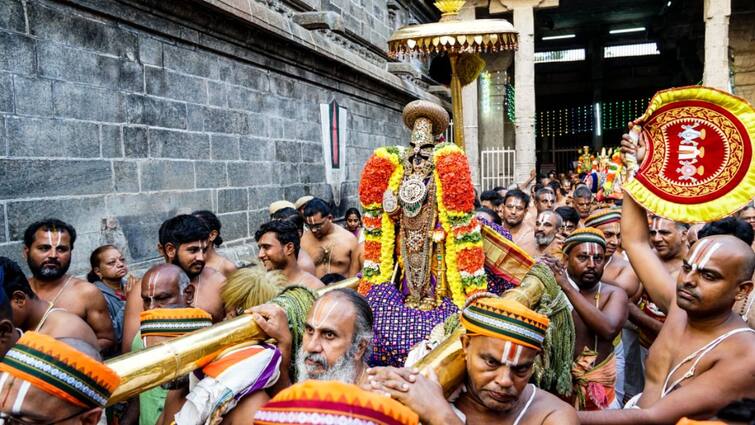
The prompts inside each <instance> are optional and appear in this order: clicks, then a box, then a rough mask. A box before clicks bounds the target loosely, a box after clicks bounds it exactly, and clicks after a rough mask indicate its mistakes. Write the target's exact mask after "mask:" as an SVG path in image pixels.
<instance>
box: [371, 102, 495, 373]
mask: <svg viewBox="0 0 755 425" xmlns="http://www.w3.org/2000/svg"><path fill="white" fill-rule="evenodd" d="M403 117H404V124H406V126H407V127H408V128H410V129H411V130H412V134H411V139H410V144H409V148H408V149H407V148H403V147H383V148H379V149H377V150H376V151H375V153H374V155H373V156H372V157H371V158H370V159H369V160H368V161H367V164H366V165H365V168H364V171H363V172H362V179H361V181H360V185H359V198H360V202H361V203H362V208H363V210H364V211H365V214H364V225H365V239H366V240H365V264H364V270H363V273H362V274H363V278H362V282H361V283H360V292H362V294H364V295H365V296H366V297H367V300H368V302H370V305H371V307H372V308H373V312H374V314H375V340H374V342H375V344H374V346H375V353H374V355H373V359H372V363H373V364H392V365H403V361H404V359H405V357H406V355H407V353H408V352H409V349H410V348H411V347H412V346H413V345H414V344H415V343H417V342H418V341H420V340H422V339H423V338H424V337H425V336H426V335H427V334H428V333H429V332H430V331H431V330H432V328H433V326H435V325H436V324H437V323H439V322H441V321H443V320H444V319H445V318H446V317H448V316H449V315H450V314H452V313H454V312H456V311H457V307H458V306H461V305H463V304H464V301H465V300H466V297H467V295H469V294H471V293H474V292H476V291H481V290H485V289H486V286H487V282H486V279H485V269H484V266H485V253H484V251H483V245H482V235H481V233H480V223H479V222H478V221H477V219H476V218H475V217H474V189H473V185H472V177H471V172H470V170H469V163H468V162H467V158H466V156H465V155H464V153H463V152H462V151H461V149H460V148H458V147H457V146H455V145H453V144H449V143H439V144H436V137H437V136H438V135H440V134H441V133H443V131H444V130H445V129H446V128H447V126H448V120H449V117H448V113H447V112H446V111H445V110H444V109H443V108H442V107H440V106H438V105H435V104H433V103H430V102H426V101H421V100H419V101H415V102H412V103H410V104H409V105H407V106H406V108H404V114H403ZM407 323H411V324H412V326H406V325H407Z"/></svg>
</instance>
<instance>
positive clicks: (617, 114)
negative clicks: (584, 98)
mask: <svg viewBox="0 0 755 425" xmlns="http://www.w3.org/2000/svg"><path fill="white" fill-rule="evenodd" d="M512 92H513V90H512ZM507 94H508V93H507ZM508 97H509V96H508V95H507V96H506V99H508ZM648 102H650V98H640V99H629V100H616V101H611V102H601V103H600V123H601V126H600V127H601V129H602V130H614V129H620V128H624V127H626V125H627V123H628V122H629V121H632V120H634V119H636V118H637V117H639V116H641V115H642V114H643V113H644V112H645V108H646V107H647V104H648ZM511 103H512V104H513V94H512V97H511ZM594 114H595V109H594V108H593V106H592V105H578V106H571V107H567V108H559V109H550V110H547V111H539V112H538V113H537V135H538V136H541V137H548V136H563V135H571V134H583V133H590V132H592V131H593V130H594V126H595V124H594V123H595V115H594Z"/></svg>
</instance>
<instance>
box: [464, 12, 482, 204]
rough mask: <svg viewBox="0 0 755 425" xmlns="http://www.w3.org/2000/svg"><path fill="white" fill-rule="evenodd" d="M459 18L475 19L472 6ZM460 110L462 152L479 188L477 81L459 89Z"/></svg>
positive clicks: (474, 182) (473, 180)
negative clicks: (462, 117)
mask: <svg viewBox="0 0 755 425" xmlns="http://www.w3.org/2000/svg"><path fill="white" fill-rule="evenodd" d="M459 17H461V19H462V20H464V21H471V20H474V19H475V9H474V5H472V4H467V5H465V6H464V7H463V8H462V9H461V10H460V11H459ZM461 101H462V109H463V110H464V123H463V126H464V128H463V132H464V150H465V152H466V154H467V159H468V160H469V169H470V170H471V171H472V182H473V184H474V185H475V187H477V189H478V190H479V188H480V144H479V138H478V134H479V132H478V128H477V112H478V111H477V80H475V81H473V82H471V83H469V84H467V85H466V86H464V87H462V89H461Z"/></svg>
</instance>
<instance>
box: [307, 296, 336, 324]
mask: <svg viewBox="0 0 755 425" xmlns="http://www.w3.org/2000/svg"><path fill="white" fill-rule="evenodd" d="M338 304H339V302H338V301H335V302H333V305H331V306H330V309H329V310H328V312H327V313H325V317H323V318H322V320H316V317H315V316H317V313H318V312H319V311H320V309H321V307H320V305H318V306H317V309H316V310H315V312H314V314H312V327H313V328H315V329H318V328H320V326H321V325H322V324H323V323H325V321H326V320H328V317H330V314H331V313H333V310H334V309H335V308H336V306H337V305H338Z"/></svg>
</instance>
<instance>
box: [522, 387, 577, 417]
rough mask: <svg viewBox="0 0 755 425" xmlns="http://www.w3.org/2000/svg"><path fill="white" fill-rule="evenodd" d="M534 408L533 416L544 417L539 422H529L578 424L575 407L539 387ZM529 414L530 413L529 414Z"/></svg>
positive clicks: (532, 407)
mask: <svg viewBox="0 0 755 425" xmlns="http://www.w3.org/2000/svg"><path fill="white" fill-rule="evenodd" d="M530 408H531V409H532V412H533V413H538V414H533V415H532V417H533V418H542V420H539V421H537V422H529V421H525V423H527V424H530V423H532V424H534V423H537V424H543V425H577V424H579V419H578V418H577V412H576V411H575V410H574V408H573V407H571V406H569V405H568V404H567V403H566V402H564V401H563V400H561V399H559V398H558V397H556V396H554V395H553V394H551V393H549V392H547V391H545V390H541V389H538V391H537V395H536V396H535V401H534V403H533V404H532V406H531V407H530ZM528 416H529V415H528Z"/></svg>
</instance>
